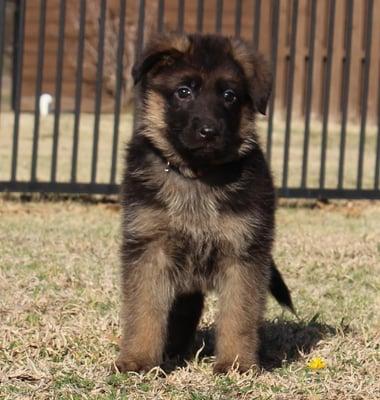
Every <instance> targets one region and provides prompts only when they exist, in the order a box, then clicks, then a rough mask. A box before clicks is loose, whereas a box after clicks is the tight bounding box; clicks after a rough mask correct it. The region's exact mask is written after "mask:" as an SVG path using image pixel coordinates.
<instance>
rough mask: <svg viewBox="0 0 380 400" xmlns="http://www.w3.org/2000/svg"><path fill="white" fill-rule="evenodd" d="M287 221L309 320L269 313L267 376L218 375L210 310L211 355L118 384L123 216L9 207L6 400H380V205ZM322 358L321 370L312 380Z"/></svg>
mask: <svg viewBox="0 0 380 400" xmlns="http://www.w3.org/2000/svg"><path fill="white" fill-rule="evenodd" d="M277 215H278V218H277V222H278V232H277V243H276V250H275V257H276V260H277V262H278V265H279V266H280V267H281V270H282V271H283V273H284V275H285V277H286V280H287V282H288V284H289V286H290V287H291V289H292V293H293V298H294V302H295V305H296V308H297V311H298V315H299V318H298V319H297V318H296V317H294V316H292V315H291V314H290V313H288V312H286V311H282V310H281V309H280V307H279V306H278V305H277V304H275V303H274V301H273V300H272V299H270V301H269V304H268V312H267V316H266V321H267V322H266V324H265V326H264V327H263V330H262V351H261V359H262V365H263V369H262V371H261V372H260V373H259V374H257V375H256V374H254V373H252V372H251V373H247V374H244V375H238V374H236V373H231V374H229V375H227V376H214V375H213V374H212V365H213V362H214V358H213V356H212V353H210V348H212V316H213V314H214V312H215V307H216V303H215V299H214V298H213V297H210V298H209V299H208V307H207V311H206V313H205V315H204V318H203V321H202V326H201V328H202V329H201V330H200V331H199V335H198V338H197V348H198V349H200V348H201V347H202V343H203V341H205V342H206V343H205V349H204V351H203V354H202V352H198V353H197V354H196V356H195V358H194V359H193V360H192V361H190V362H189V363H188V364H187V365H185V366H182V367H181V366H180V367H176V368H174V369H173V365H171V364H170V363H169V364H166V366H165V368H166V371H167V372H166V373H164V372H163V371H161V370H159V369H156V370H153V371H151V372H150V373H148V374H145V375H140V374H133V373H131V374H128V375H121V374H112V372H111V365H112V363H113V361H114V359H115V356H116V354H117V349H118V341H119V332H120V330H119V320H118V310H119V291H118V276H119V275H118V269H119V261H118V247H119V242H120V235H119V210H118V206H117V205H116V204H112V203H101V202H98V203H96V202H84V201H79V200H76V201H72V200H71V201H70V200H68V201H57V200H55V201H51V202H47V201H41V200H34V201H31V202H20V201H19V200H17V199H15V198H13V199H12V198H11V199H6V198H4V197H2V198H0V293H1V296H0V398H1V399H23V398H25V399H26V398H35V399H121V398H125V399H126V398H128V399H165V400H166V399H192V400H201V399H202V400H205V399H292V400H293V399H310V400H311V399H313V400H316V399H363V400H364V399H365V400H369V399H379V398H380V383H379V376H380V354H379V353H380V334H379V332H380V320H379V314H378V310H379V305H380V304H379V290H380V203H379V202H377V203H376V202H374V203H369V202H360V203H347V202H341V203H331V204H327V205H323V204H315V203H314V204H313V203H305V204H300V203H297V204H294V203H289V202H288V203H284V204H282V205H281V206H280V207H279V210H278V214H277ZM317 358H322V359H323V361H324V363H325V366H324V368H322V369H312V368H310V366H308V365H309V362H310V361H312V360H315V359H317ZM170 367H172V368H170ZM170 369H172V371H171V372H169V371H170Z"/></svg>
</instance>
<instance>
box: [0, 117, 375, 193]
mask: <svg viewBox="0 0 380 400" xmlns="http://www.w3.org/2000/svg"><path fill="white" fill-rule="evenodd" d="M266 121H267V119H266V118H263V119H260V121H259V124H258V127H259V133H260V136H261V138H262V142H263V144H264V145H265V142H266V136H267V128H266ZM113 122H114V117H113V115H112V114H102V116H101V125H100V141H99V158H98V168H97V171H98V175H97V177H98V182H102V183H105V182H108V181H109V179H110V165H111V154H112V135H113ZM13 123H14V121H13V113H11V112H3V113H2V114H1V115H0V180H4V179H5V180H6V179H9V176H10V166H11V154H12V138H13ZM33 124H34V116H33V114H29V113H23V114H21V119H20V145H19V165H18V174H17V178H18V179H19V180H29V179H30V168H31V152H32V141H33ZM53 126H54V117H53V115H49V116H47V117H44V118H41V126H40V145H39V160H38V171H37V172H38V174H37V176H38V179H39V180H41V181H46V180H49V179H50V168H51V153H52V138H53ZM73 126H74V117H73V115H72V114H62V115H61V123H60V137H59V148H58V174H57V179H58V180H59V181H62V182H67V181H69V179H70V173H71V154H72V136H73V134H72V132H73ZM93 129H94V115H93V114H82V115H81V125H80V141H79V155H78V181H81V182H88V181H89V179H90V176H91V158H92V140H93ZM131 130H132V116H131V114H128V113H124V114H121V121H120V140H119V157H118V160H119V162H118V174H117V176H118V177H119V176H120V167H121V161H122V150H123V143H125V142H126V141H127V140H128V138H129V137H130V135H131ZM321 130H322V126H321V123H320V122H317V121H314V122H313V123H312V126H311V132H310V146H309V168H308V185H309V186H310V187H318V186H319V170H320V156H321V155H320V152H321V149H320V146H321V137H322V134H321ZM359 130H360V127H359V126H358V125H354V124H349V125H348V129H347V142H346V163H345V178H344V186H345V187H347V188H354V187H356V177H357V163H358V149H359ZM284 132H285V124H284V122H283V121H282V120H277V121H276V122H275V125H274V132H273V150H272V151H273V154H272V160H273V161H272V167H273V171H274V175H275V178H276V183H277V185H278V186H280V184H281V179H282V175H281V171H282V169H283V147H284V136H285V134H284ZM376 140H377V129H376V127H375V126H367V132H366V143H365V157H364V170H363V188H368V189H372V188H373V184H374V173H375V157H376ZM303 141H304V125H303V123H302V122H300V121H298V122H297V120H294V122H293V124H292V130H291V148H290V152H289V180H288V185H289V186H292V187H298V186H299V185H300V182H301V169H302V154H303ZM339 146H340V127H339V125H337V124H333V123H332V124H330V127H329V135H328V146H327V156H326V187H328V188H335V187H336V186H337V183H338V179H337V176H338V165H339Z"/></svg>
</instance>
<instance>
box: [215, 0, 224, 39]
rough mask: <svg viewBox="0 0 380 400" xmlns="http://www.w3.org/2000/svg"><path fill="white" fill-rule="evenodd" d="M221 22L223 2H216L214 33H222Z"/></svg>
mask: <svg viewBox="0 0 380 400" xmlns="http://www.w3.org/2000/svg"><path fill="white" fill-rule="evenodd" d="M222 21H223V0H216V19H215V32H216V33H221V32H222Z"/></svg>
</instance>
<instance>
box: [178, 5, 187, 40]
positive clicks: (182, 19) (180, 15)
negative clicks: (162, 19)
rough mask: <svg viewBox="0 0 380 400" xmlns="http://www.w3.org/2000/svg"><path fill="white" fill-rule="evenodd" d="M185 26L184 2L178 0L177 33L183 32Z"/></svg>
mask: <svg viewBox="0 0 380 400" xmlns="http://www.w3.org/2000/svg"><path fill="white" fill-rule="evenodd" d="M184 24H185V0H178V24H177V26H178V31H179V32H181V33H182V32H183V27H184Z"/></svg>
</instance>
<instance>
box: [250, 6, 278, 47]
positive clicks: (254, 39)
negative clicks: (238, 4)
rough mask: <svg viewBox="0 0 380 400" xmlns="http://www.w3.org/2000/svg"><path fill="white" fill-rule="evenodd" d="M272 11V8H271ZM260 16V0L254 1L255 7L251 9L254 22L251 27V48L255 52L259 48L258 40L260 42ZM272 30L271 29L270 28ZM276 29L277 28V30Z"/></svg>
mask: <svg viewBox="0 0 380 400" xmlns="http://www.w3.org/2000/svg"><path fill="white" fill-rule="evenodd" d="M272 10H273V8H272ZM260 14H261V0H256V1H255V7H254V9H253V18H252V20H253V21H255V22H254V25H253V37H252V42H253V48H254V49H255V50H257V49H258V48H259V40H260ZM272 29H273V27H272ZM277 29H278V28H277Z"/></svg>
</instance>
